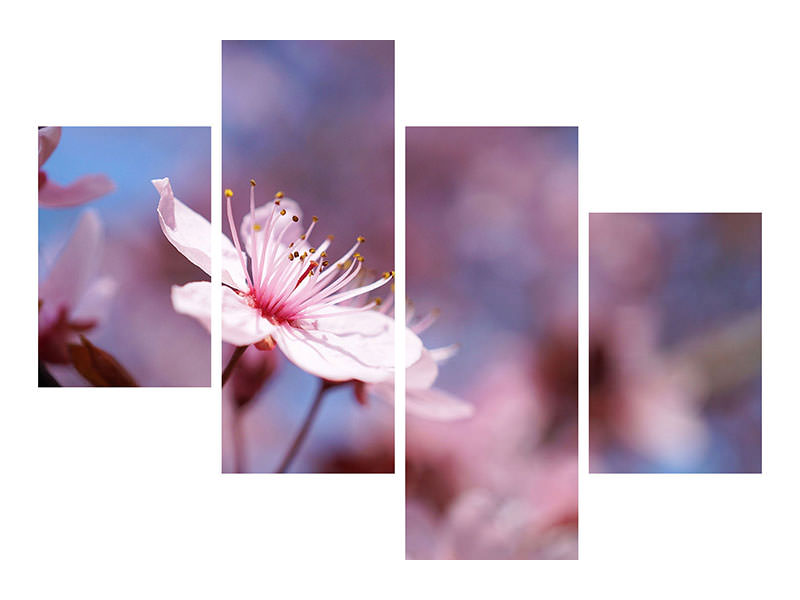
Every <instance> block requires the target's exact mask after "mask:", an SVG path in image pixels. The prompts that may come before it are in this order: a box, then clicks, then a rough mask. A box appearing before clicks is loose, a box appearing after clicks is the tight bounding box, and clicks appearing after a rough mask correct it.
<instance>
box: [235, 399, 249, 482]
mask: <svg viewBox="0 0 800 600" xmlns="http://www.w3.org/2000/svg"><path fill="white" fill-rule="evenodd" d="M243 413H244V411H243V410H242V407H240V406H236V407H235V408H234V409H233V420H232V422H231V429H232V431H231V433H232V437H233V472H234V473H244V472H246V469H247V461H246V459H245V455H244V452H245V446H244V434H243V431H242V426H243V423H242V419H243V417H244V414H243Z"/></svg>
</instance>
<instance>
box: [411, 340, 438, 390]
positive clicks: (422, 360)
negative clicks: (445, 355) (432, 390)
mask: <svg viewBox="0 0 800 600" xmlns="http://www.w3.org/2000/svg"><path fill="white" fill-rule="evenodd" d="M438 374H439V367H438V366H437V365H436V361H435V360H434V359H433V355H432V354H431V353H430V352H429V351H428V350H423V351H422V355H421V356H420V357H419V360H417V362H415V363H414V364H413V365H411V366H410V367H408V368H407V369H406V388H408V389H420V390H423V389H428V388H429V387H431V386H432V385H433V382H434V381H436V376H437V375H438Z"/></svg>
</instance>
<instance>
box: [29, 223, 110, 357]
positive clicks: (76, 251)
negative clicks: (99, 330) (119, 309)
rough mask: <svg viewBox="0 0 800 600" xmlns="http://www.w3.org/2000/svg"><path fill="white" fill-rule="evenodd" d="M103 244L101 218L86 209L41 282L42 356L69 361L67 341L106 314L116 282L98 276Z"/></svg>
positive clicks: (40, 322) (40, 345) (70, 340)
mask: <svg viewBox="0 0 800 600" xmlns="http://www.w3.org/2000/svg"><path fill="white" fill-rule="evenodd" d="M101 246H102V226H101V224H100V219H99V218H98V216H97V215H96V214H95V213H94V212H93V211H88V210H87V211H85V212H84V213H83V214H82V215H81V218H80V220H79V221H78V225H77V226H76V227H75V231H74V232H73V234H72V236H71V237H70V239H69V241H68V242H67V244H66V245H65V246H64V248H63V249H62V250H61V252H60V253H59V255H58V257H57V258H56V260H55V262H54V264H53V265H52V267H51V268H50V270H49V273H48V275H47V277H46V278H45V280H44V281H43V282H42V283H41V284H40V285H39V359H40V360H42V361H44V362H48V363H58V364H66V363H68V362H69V355H68V353H67V343H69V342H72V341H75V340H77V338H78V334H79V333H85V332H87V331H89V330H91V329H92V328H94V327H95V326H96V325H97V324H98V323H99V322H100V321H101V320H102V319H103V318H104V316H105V315H106V314H107V310H108V305H109V302H110V299H111V297H112V296H113V295H114V292H115V290H116V283H115V282H114V280H113V279H111V278H110V277H100V278H98V277H96V271H97V267H98V260H99V257H100V255H101V252H102V249H101Z"/></svg>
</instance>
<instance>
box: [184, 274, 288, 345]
mask: <svg viewBox="0 0 800 600" xmlns="http://www.w3.org/2000/svg"><path fill="white" fill-rule="evenodd" d="M172 306H173V308H174V309H175V311H176V312H179V313H181V314H184V315H189V316H191V317H194V318H195V319H197V320H198V321H200V323H201V324H202V325H203V327H205V328H206V329H207V330H208V331H209V332H210V331H211V282H209V281H193V282H191V283H187V284H186V285H183V286H177V285H175V286H172ZM272 330H273V326H272V325H271V324H270V323H269V321H267V320H266V319H264V318H262V317H261V315H260V314H259V313H258V311H257V310H256V309H254V308H252V307H250V306H248V304H247V302H246V301H245V300H243V299H242V297H241V296H239V295H238V294H237V293H236V292H234V291H233V290H231V289H230V288H227V287H223V288H222V341H223V342H228V343H230V344H233V345H235V346H247V345H249V344H254V343H255V342H259V341H261V340H263V339H264V338H265V337H267V336H268V335H269V334H270V333H271V332H272Z"/></svg>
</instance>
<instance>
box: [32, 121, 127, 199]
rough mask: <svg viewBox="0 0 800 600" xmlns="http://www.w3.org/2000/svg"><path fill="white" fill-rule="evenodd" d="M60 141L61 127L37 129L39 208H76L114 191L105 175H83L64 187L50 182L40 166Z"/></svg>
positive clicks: (112, 184) (112, 185) (111, 183)
mask: <svg viewBox="0 0 800 600" xmlns="http://www.w3.org/2000/svg"><path fill="white" fill-rule="evenodd" d="M60 140H61V127H42V128H41V129H39V206H48V207H64V206H76V205H78V204H83V203H84V202H89V201H90V200H95V199H97V198H99V197H100V196H105V195H106V194H108V193H110V192H113V191H114V183H113V182H112V181H111V180H110V179H109V178H108V177H106V176H105V175H99V174H96V175H84V176H83V177H79V178H78V179H76V180H75V181H73V182H72V183H70V184H69V185H66V186H61V185H59V184H57V183H56V182H54V181H52V180H50V179H49V178H48V177H47V174H46V173H45V172H44V171H43V170H42V166H43V165H44V163H45V162H47V159H48V158H50V155H51V154H53V151H54V150H55V149H56V146H58V143H59V141H60Z"/></svg>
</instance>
